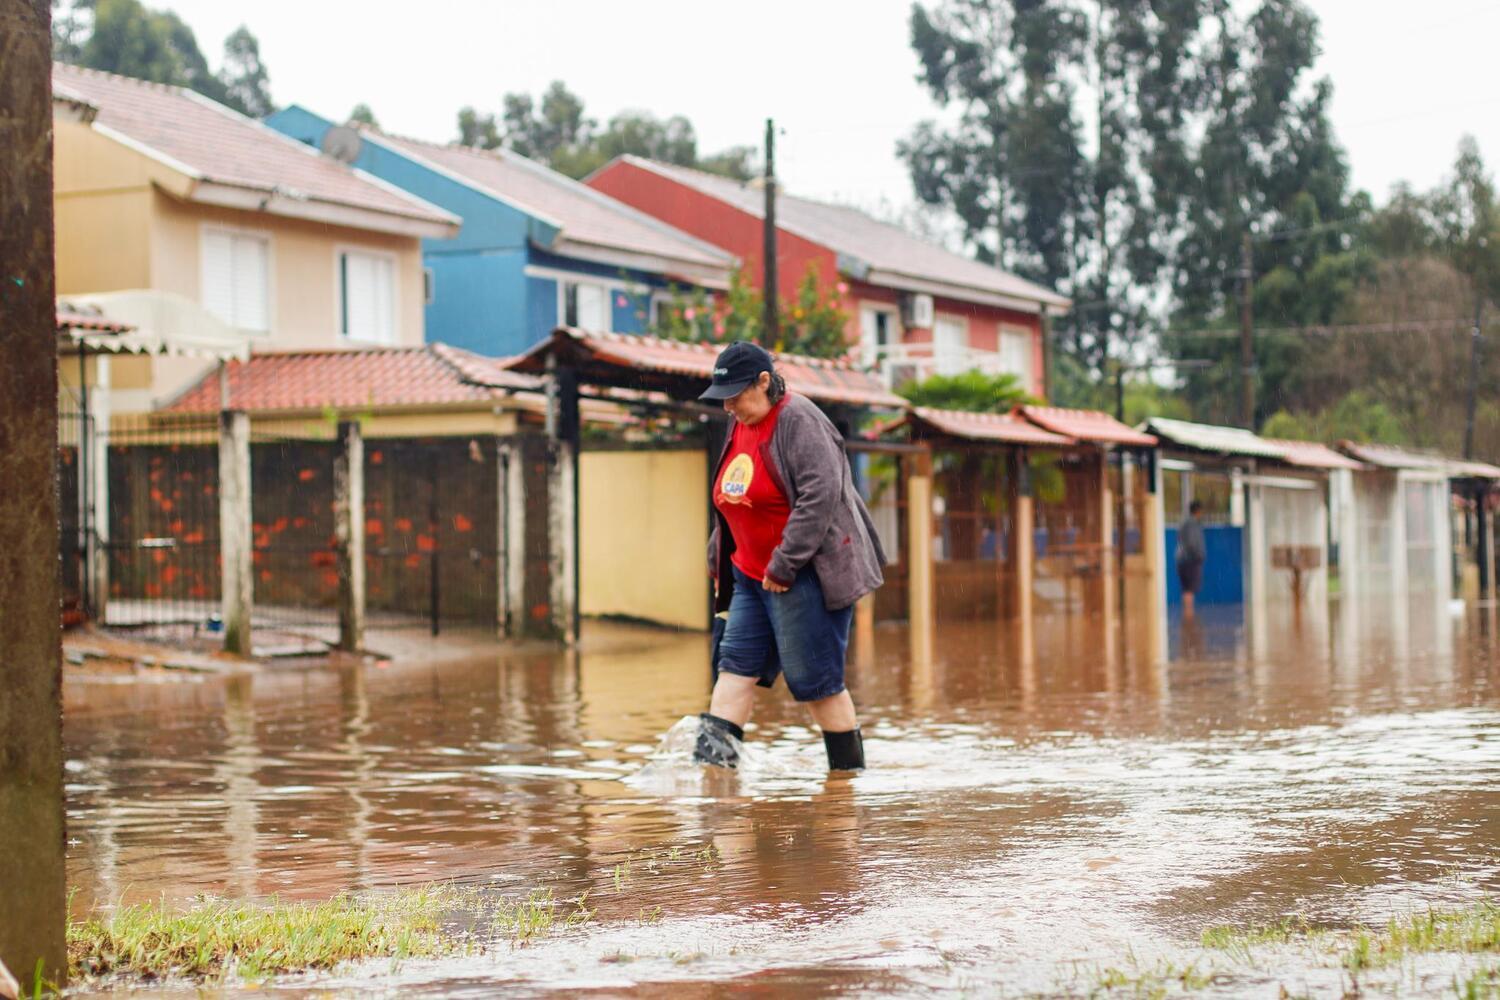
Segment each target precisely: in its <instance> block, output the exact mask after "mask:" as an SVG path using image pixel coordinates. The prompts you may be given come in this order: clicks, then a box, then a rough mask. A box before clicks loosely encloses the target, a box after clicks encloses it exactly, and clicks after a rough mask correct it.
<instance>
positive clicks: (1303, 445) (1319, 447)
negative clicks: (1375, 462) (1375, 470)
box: [1262, 438, 1368, 469]
mask: <svg viewBox="0 0 1500 1000" xmlns="http://www.w3.org/2000/svg"><path fill="white" fill-rule="evenodd" d="M1262 440H1264V441H1265V442H1266V443H1267V444H1273V445H1275V446H1276V447H1278V448H1281V449H1282V450H1284V451H1285V452H1286V457H1285V458H1283V459H1282V461H1284V462H1286V464H1288V465H1299V466H1302V467H1303V468H1307V469H1364V468H1368V466H1366V465H1365V464H1364V463H1363V462H1357V461H1355V460H1354V459H1352V458H1350V457H1349V456H1347V455H1340V454H1339V453H1338V452H1336V451H1334V450H1333V449H1332V448H1330V447H1328V446H1327V445H1326V444H1319V443H1318V442H1316V441H1290V440H1286V439H1282V438H1263V439H1262Z"/></svg>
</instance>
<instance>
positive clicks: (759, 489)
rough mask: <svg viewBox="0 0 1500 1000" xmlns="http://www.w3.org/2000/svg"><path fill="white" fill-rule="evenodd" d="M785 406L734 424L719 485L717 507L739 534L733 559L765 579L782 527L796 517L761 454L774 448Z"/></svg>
mask: <svg viewBox="0 0 1500 1000" xmlns="http://www.w3.org/2000/svg"><path fill="white" fill-rule="evenodd" d="M781 406H782V404H781V403H777V404H776V405H775V406H773V407H772V408H771V412H770V413H768V414H766V417H765V419H764V420H762V421H760V423H758V424H751V425H746V424H741V423H736V424H735V425H734V432H733V435H732V436H731V438H730V440H729V451H728V452H727V453H726V454H725V455H724V462H723V464H722V465H720V466H719V470H718V480H717V482H715V483H714V506H715V507H717V508H718V509H719V512H720V513H721V514H723V515H724V520H726V521H728V522H729V533H730V534H731V535H733V536H734V554H733V555H732V556H731V557H730V559H731V561H733V563H734V564H735V565H736V566H738V567H739V569H740V572H741V573H744V574H745V575H746V576H748V577H751V578H752V579H755V580H761V579H764V577H765V575H766V565H767V564H768V563H769V562H770V561H771V554H772V553H773V552H775V551H776V546H778V545H780V544H781V532H782V529H784V528H785V527H786V522H787V518H789V517H791V515H792V505H791V504H790V503H788V502H787V499H786V496H785V495H783V494H782V492H781V490H780V489H778V488H777V486H776V483H775V482H773V481H772V479H771V475H770V471H769V470H768V469H766V467H765V461H764V459H763V457H762V449H763V448H764V449H765V450H769V446H770V444H771V437H772V435H774V434H775V433H776V421H777V419H778V418H780V416H781ZM778 582H781V583H788V584H789V583H791V581H790V580H782V581H778Z"/></svg>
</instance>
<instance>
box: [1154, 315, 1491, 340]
mask: <svg viewBox="0 0 1500 1000" xmlns="http://www.w3.org/2000/svg"><path fill="white" fill-rule="evenodd" d="M1486 325H1487V326H1494V325H1495V324H1494V323H1490V324H1486ZM1473 327H1474V320H1473V318H1472V317H1460V318H1454V319H1411V320H1394V321H1391V322H1388V323H1316V324H1309V325H1308V326H1273V327H1267V326H1258V327H1256V328H1255V333H1256V334H1257V335H1259V334H1278V333H1281V334H1287V333H1289V334H1313V335H1318V336H1335V335H1338V334H1342V333H1351V334H1384V333H1426V332H1431V331H1437V332H1442V331H1444V330H1451V331H1454V332H1459V333H1468V332H1470V331H1471V330H1472V329H1473ZM1157 335H1158V336H1161V337H1222V338H1225V339H1229V338H1236V337H1239V336H1240V331H1239V330H1238V329H1228V328H1225V327H1216V328H1212V329H1198V330H1160V331H1157Z"/></svg>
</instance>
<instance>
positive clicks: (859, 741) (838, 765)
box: [823, 729, 865, 771]
mask: <svg viewBox="0 0 1500 1000" xmlns="http://www.w3.org/2000/svg"><path fill="white" fill-rule="evenodd" d="M823 748H824V749H825V750H827V751H828V770H830V771H863V770H864V769H865V738H864V737H863V736H861V735H860V733H859V730H858V729H851V730H849V731H848V732H844V733H830V732H827V731H826V730H825V731H824V733H823Z"/></svg>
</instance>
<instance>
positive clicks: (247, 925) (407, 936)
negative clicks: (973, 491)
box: [68, 884, 594, 982]
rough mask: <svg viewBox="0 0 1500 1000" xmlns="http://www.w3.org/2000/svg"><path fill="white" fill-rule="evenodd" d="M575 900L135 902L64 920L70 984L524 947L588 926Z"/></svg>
mask: <svg viewBox="0 0 1500 1000" xmlns="http://www.w3.org/2000/svg"><path fill="white" fill-rule="evenodd" d="M587 899H588V897H587V894H586V893H585V894H584V895H583V896H580V897H578V898H576V899H571V900H558V899H556V898H554V896H553V893H552V890H551V889H534V890H532V891H531V892H530V893H529V894H527V895H526V896H523V897H520V898H510V899H500V898H496V897H494V896H493V895H490V894H487V893H485V892H483V891H481V890H478V889H475V888H465V887H459V886H452V885H446V884H438V885H429V886H423V887H420V888H416V889H403V890H401V891H399V892H396V893H392V894H382V895H375V894H368V895H366V894H360V895H352V894H343V895H339V896H335V897H334V898H333V899H330V900H327V901H325V902H321V903H283V902H281V901H279V900H275V899H272V900H270V901H269V902H266V903H251V902H239V901H232V900H225V899H214V898H200V899H197V900H194V901H193V902H191V903H190V904H188V905H186V906H182V907H170V906H167V905H165V904H163V903H138V904H136V905H134V906H127V907H122V908H120V909H119V910H117V911H115V912H114V913H112V914H109V915H108V916H98V917H91V918H88V919H84V920H73V921H69V924H68V965H69V971H70V973H71V976H72V978H73V979H75V980H81V981H86V980H91V979H99V978H103V977H106V976H119V977H128V978H134V979H142V980H155V979H165V978H182V979H193V980H224V979H228V978H231V977H235V978H239V979H243V980H247V981H251V982H258V981H263V980H267V979H271V978H273V977H275V976H276V975H280V974H286V973H293V972H311V971H318V970H327V969H332V968H333V967H335V966H337V965H340V964H342V963H345V962H355V961H365V960H371V959H389V960H391V961H396V962H399V961H401V960H403V959H409V958H438V957H443V956H450V955H460V954H466V953H469V952H472V951H474V950H476V949H483V948H485V947H488V946H493V945H498V944H502V943H504V942H505V941H506V940H507V939H508V941H509V943H510V944H511V945H512V946H515V945H524V944H527V943H528V942H531V941H534V940H536V939H537V938H540V937H543V936H545V935H548V934H553V933H556V932H559V931H564V930H570V929H573V928H577V927H581V926H583V925H584V924H586V923H588V922H589V920H591V919H592V918H593V915H594V911H593V910H591V909H589V907H588V905H587Z"/></svg>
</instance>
